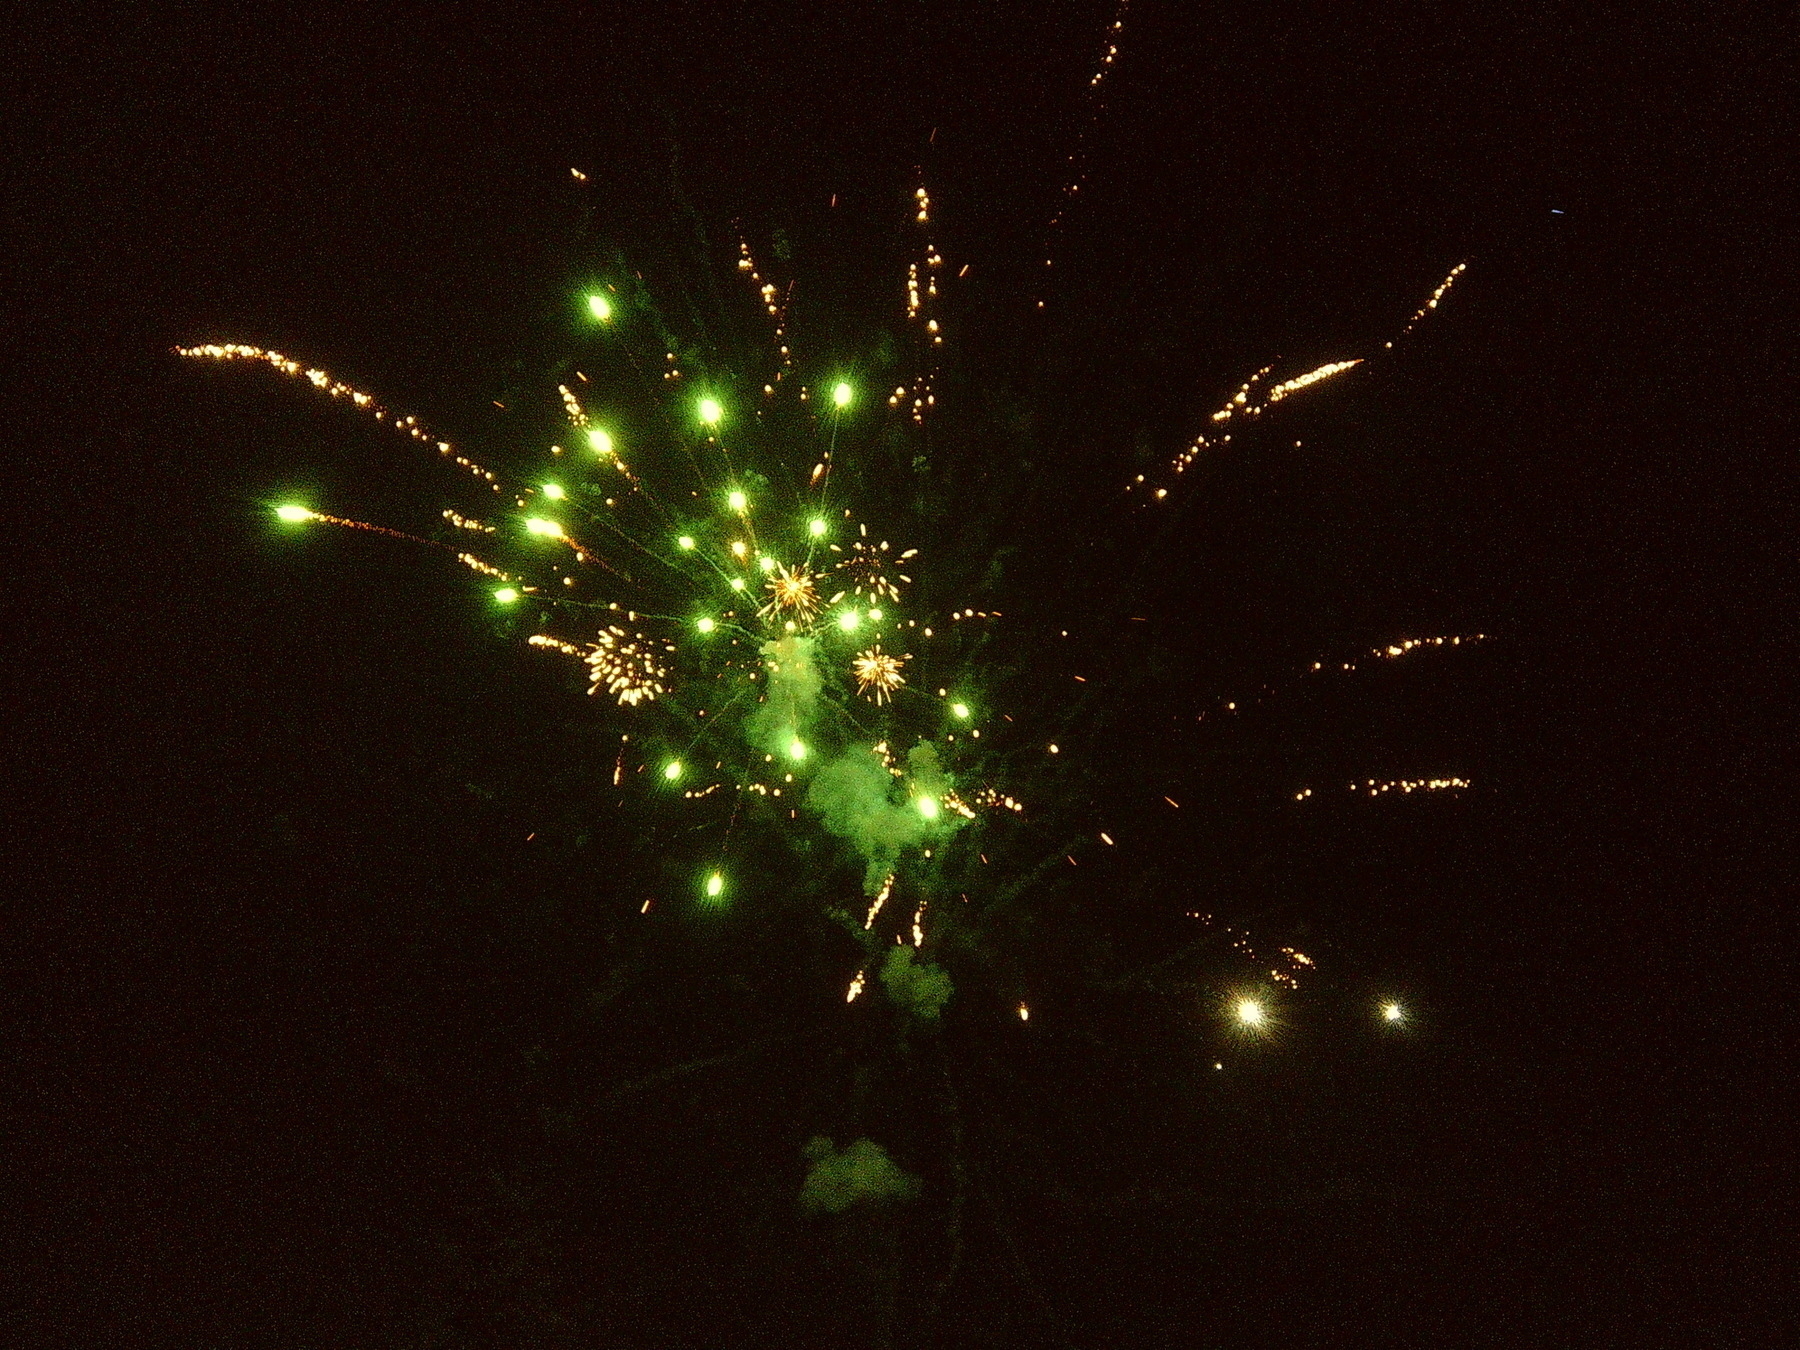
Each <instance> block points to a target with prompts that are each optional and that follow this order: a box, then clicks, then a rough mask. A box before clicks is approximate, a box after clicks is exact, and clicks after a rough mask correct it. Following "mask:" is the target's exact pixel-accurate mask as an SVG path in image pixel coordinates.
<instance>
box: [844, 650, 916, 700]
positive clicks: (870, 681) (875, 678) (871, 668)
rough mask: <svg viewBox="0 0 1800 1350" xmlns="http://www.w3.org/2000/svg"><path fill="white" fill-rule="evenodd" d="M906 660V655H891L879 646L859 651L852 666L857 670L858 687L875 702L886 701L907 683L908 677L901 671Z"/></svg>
mask: <svg viewBox="0 0 1800 1350" xmlns="http://www.w3.org/2000/svg"><path fill="white" fill-rule="evenodd" d="M905 660H906V658H905V657H904V656H889V655H887V654H886V653H885V652H883V651H882V650H881V648H880V647H878V646H877V647H871V648H869V650H868V651H866V652H858V653H857V655H856V659H855V660H854V661H852V662H851V663H850V666H851V669H852V670H854V671H855V672H856V683H857V687H858V689H859V690H860V691H861V692H862V693H863V694H865V695H866V696H867V697H869V698H872V699H874V700H875V702H877V703H885V702H887V701H888V699H890V698H892V697H893V695H894V692H895V691H896V690H897V689H899V688H900V687H901V686H902V685H904V684H905V683H906V677H905V676H904V675H902V674H901V673H900V667H901V664H902V663H903V662H904V661H905Z"/></svg>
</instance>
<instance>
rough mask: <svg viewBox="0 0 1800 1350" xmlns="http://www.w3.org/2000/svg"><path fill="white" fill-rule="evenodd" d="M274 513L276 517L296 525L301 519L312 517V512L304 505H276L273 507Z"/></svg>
mask: <svg viewBox="0 0 1800 1350" xmlns="http://www.w3.org/2000/svg"><path fill="white" fill-rule="evenodd" d="M275 515H276V517H277V518H278V519H280V520H285V521H287V522H288V523H289V524H291V525H297V524H299V523H300V522H301V521H303V520H311V519H312V518H313V513H312V512H311V511H308V510H307V509H306V508H305V507H304V506H278V507H276V508H275Z"/></svg>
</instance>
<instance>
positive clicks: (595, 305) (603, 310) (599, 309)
mask: <svg viewBox="0 0 1800 1350" xmlns="http://www.w3.org/2000/svg"><path fill="white" fill-rule="evenodd" d="M587 302H588V313H589V314H592V315H593V316H594V317H595V318H596V319H598V320H599V321H600V322H601V323H605V322H606V321H607V320H608V319H610V318H612V301H610V300H608V299H607V298H606V297H605V296H604V295H598V294H596V295H590V296H589V297H588V298H587Z"/></svg>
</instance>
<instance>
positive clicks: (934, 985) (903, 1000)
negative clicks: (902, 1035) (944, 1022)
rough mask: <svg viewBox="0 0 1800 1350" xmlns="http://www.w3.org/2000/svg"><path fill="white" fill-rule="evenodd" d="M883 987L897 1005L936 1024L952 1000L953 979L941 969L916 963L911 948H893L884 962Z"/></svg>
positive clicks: (882, 972) (926, 962)
mask: <svg viewBox="0 0 1800 1350" xmlns="http://www.w3.org/2000/svg"><path fill="white" fill-rule="evenodd" d="M881 987H882V988H883V989H885V990H886V991H887V996H888V997H889V998H891V999H892V1000H893V1001H894V1002H895V1003H897V1004H899V1005H900V1006H901V1007H902V1008H905V1009H906V1010H907V1011H908V1012H910V1013H912V1015H913V1016H914V1017H917V1018H920V1019H922V1020H924V1021H927V1022H930V1021H935V1020H936V1019H937V1016H938V1014H939V1013H941V1012H943V1010H944V1005H945V1004H946V1003H948V1002H949V1001H950V992H951V989H950V977H949V975H947V974H945V973H944V969H943V967H941V966H935V965H933V964H932V963H931V962H929V961H915V960H914V959H913V949H912V948H911V947H890V948H888V954H887V957H886V959H884V960H883V961H882V963H881Z"/></svg>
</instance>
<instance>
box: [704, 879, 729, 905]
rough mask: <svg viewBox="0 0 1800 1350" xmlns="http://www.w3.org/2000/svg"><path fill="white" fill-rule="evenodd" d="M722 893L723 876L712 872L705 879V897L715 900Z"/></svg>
mask: <svg viewBox="0 0 1800 1350" xmlns="http://www.w3.org/2000/svg"><path fill="white" fill-rule="evenodd" d="M724 892H725V876H724V874H723V873H721V872H714V873H713V874H712V875H711V876H710V877H708V878H707V879H706V897H707V899H709V900H717V899H718V898H719V897H720V896H721V895H723V894H724Z"/></svg>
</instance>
